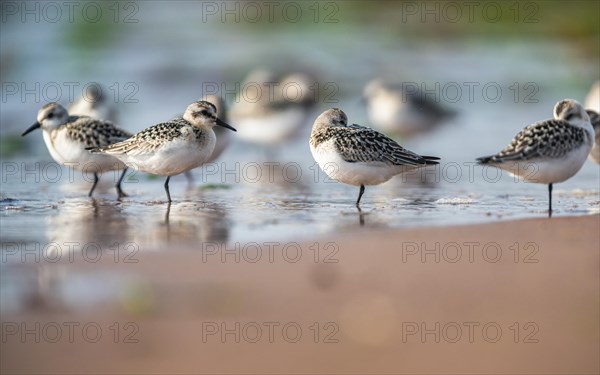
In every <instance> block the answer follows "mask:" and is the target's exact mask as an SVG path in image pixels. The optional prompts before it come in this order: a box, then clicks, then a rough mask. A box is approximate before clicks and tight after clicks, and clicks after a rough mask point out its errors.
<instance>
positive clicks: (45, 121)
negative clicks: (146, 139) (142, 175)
mask: <svg viewBox="0 0 600 375" xmlns="http://www.w3.org/2000/svg"><path fill="white" fill-rule="evenodd" d="M38 128H42V130H43V135H44V142H45V143H46V147H48V151H49V152H50V155H51V156H52V158H53V159H54V160H55V161H57V162H58V163H61V164H63V165H65V166H68V167H72V168H74V169H77V170H80V171H84V172H86V173H89V172H93V173H94V184H93V185H92V188H91V190H90V192H89V194H88V195H89V196H90V197H91V196H92V193H93V192H94V189H95V188H96V184H97V183H98V173H102V172H106V171H111V170H121V169H122V170H123V172H122V174H121V177H120V178H119V180H118V182H117V185H116V188H117V193H118V194H119V197H123V196H126V194H125V193H124V192H123V190H121V182H122V181H123V177H125V173H126V172H127V168H126V166H125V164H123V163H122V162H121V161H119V160H118V159H116V158H114V157H112V156H108V155H91V154H90V153H89V152H88V151H86V149H87V148H89V147H105V146H108V145H110V144H112V143H116V142H120V141H122V140H124V139H127V138H129V137H131V134H130V133H128V132H126V131H125V130H122V129H119V128H117V127H116V126H115V125H113V123H112V122H109V121H104V120H98V119H95V118H92V117H88V116H69V113H68V112H67V110H66V109H65V108H64V107H63V106H61V105H60V104H58V103H49V104H46V105H45V106H43V107H42V108H41V109H40V110H39V111H38V114H37V121H36V123H35V124H33V125H32V126H30V127H29V128H28V129H27V130H25V132H23V134H22V135H23V136H25V135H27V134H29V133H30V132H32V131H34V130H35V129H38Z"/></svg>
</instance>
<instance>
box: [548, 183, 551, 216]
mask: <svg viewBox="0 0 600 375" xmlns="http://www.w3.org/2000/svg"><path fill="white" fill-rule="evenodd" d="M548 217H552V184H548Z"/></svg>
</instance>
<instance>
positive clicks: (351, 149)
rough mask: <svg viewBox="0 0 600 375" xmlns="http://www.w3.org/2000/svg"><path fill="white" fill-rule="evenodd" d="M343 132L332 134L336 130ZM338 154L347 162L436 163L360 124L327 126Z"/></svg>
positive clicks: (432, 158) (430, 158)
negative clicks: (337, 126)
mask: <svg viewBox="0 0 600 375" xmlns="http://www.w3.org/2000/svg"><path fill="white" fill-rule="evenodd" d="M339 131H341V132H343V134H338V135H335V136H334V134H335V133H336V132H339ZM326 132H331V133H332V134H331V136H332V137H333V138H334V144H335V147H336V149H337V150H338V152H339V153H340V156H341V157H342V158H343V159H344V160H345V161H347V162H350V163H354V162H365V163H369V162H382V163H386V164H389V165H426V164H437V162H435V161H434V160H437V158H434V157H422V156H420V155H417V154H415V153H414V152H412V151H409V150H407V149H405V148H403V147H402V146H400V145H399V144H397V143H396V142H394V141H393V140H392V139H390V138H388V137H386V136H385V135H383V134H381V133H379V132H377V131H375V130H373V129H371V128H367V127H363V126H360V125H350V126H348V127H345V128H335V127H334V128H329V129H327V130H326Z"/></svg>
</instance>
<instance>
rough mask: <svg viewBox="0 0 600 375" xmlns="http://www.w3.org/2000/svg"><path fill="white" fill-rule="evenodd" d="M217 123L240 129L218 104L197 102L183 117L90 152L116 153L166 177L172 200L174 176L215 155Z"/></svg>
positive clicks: (139, 166) (133, 164) (153, 172)
mask: <svg viewBox="0 0 600 375" xmlns="http://www.w3.org/2000/svg"><path fill="white" fill-rule="evenodd" d="M216 125H218V126H222V127H225V128H227V129H230V130H233V131H236V130H235V129H234V128H233V127H231V126H230V125H228V124H227V123H226V122H224V121H223V120H221V119H219V118H218V117H217V108H216V107H215V105H214V104H212V103H209V102H206V101H197V102H194V103H192V104H190V105H189V106H188V107H187V109H186V110H185V113H184V114H183V117H178V118H175V119H172V120H170V121H167V122H163V123H159V124H156V125H153V126H151V127H149V128H147V129H144V130H142V131H141V132H139V133H137V134H135V135H134V136H133V137H131V138H129V139H126V140H124V141H122V142H119V143H116V144H113V145H110V146H107V147H96V148H92V149H90V151H91V152H92V153H101V154H107V155H112V156H114V157H116V158H118V159H119V160H121V161H122V162H123V163H125V164H126V165H128V166H130V167H131V168H134V169H136V170H139V171H142V172H147V173H151V174H156V175H159V176H166V177H167V179H166V181H165V185H164V187H165V192H166V193H167V199H168V201H169V203H171V194H170V192H169V180H170V179H171V176H175V175H178V174H180V173H183V172H186V171H189V170H190V169H193V168H197V167H199V166H201V165H202V164H204V163H205V162H206V161H207V160H208V159H209V158H210V157H211V155H212V153H213V151H214V148H215V143H216V136H215V132H214V131H213V127H214V126H216Z"/></svg>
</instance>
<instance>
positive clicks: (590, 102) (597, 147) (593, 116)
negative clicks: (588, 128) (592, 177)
mask: <svg viewBox="0 0 600 375" xmlns="http://www.w3.org/2000/svg"><path fill="white" fill-rule="evenodd" d="M585 108H587V113H588V115H589V116H590V120H591V123H592V126H593V127H594V130H595V131H596V141H595V142H594V147H592V151H591V152H590V159H592V160H593V161H595V162H596V163H598V164H600V116H599V115H598V113H600V81H596V83H594V85H593V86H592V88H591V89H590V92H589V93H588V95H587V96H586V98H585Z"/></svg>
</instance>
